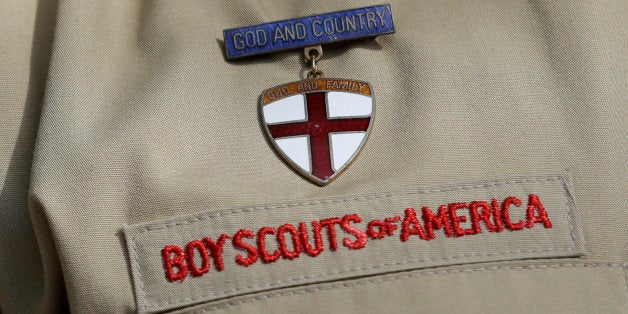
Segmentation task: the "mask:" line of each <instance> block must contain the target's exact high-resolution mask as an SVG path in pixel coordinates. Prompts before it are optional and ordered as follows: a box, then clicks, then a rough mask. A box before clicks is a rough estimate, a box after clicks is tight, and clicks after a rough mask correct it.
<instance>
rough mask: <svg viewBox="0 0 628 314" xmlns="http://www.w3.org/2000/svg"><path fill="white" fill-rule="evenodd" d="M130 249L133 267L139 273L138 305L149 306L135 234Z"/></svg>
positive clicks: (144, 307) (140, 307) (135, 272)
mask: <svg viewBox="0 0 628 314" xmlns="http://www.w3.org/2000/svg"><path fill="white" fill-rule="evenodd" d="M129 251H130V252H131V254H130V255H131V256H130V257H131V267H132V268H133V273H134V274H137V280H138V281H139V284H137V283H136V286H137V288H136V290H139V291H136V292H135V293H137V301H138V302H137V303H138V304H137V307H138V308H139V309H146V308H148V302H147V300H146V290H145V288H144V280H143V279H142V272H141V271H140V263H139V262H138V261H137V260H138V255H137V249H136V247H135V236H132V237H131V241H129Z"/></svg>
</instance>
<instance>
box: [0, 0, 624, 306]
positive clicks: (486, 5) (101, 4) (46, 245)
mask: <svg viewBox="0 0 628 314" xmlns="http://www.w3.org/2000/svg"><path fill="white" fill-rule="evenodd" d="M375 3H378V2H374V1H343V2H321V1H296V0H295V1H281V2H278V1H270V0H268V1H185V2H181V1H176V2H175V1H59V2H58V3H57V2H54V1H38V2H34V1H19V2H18V1H10V0H3V1H0V27H1V28H0V30H1V32H0V110H1V112H0V140H1V142H0V143H1V145H0V184H1V189H2V190H1V192H0V215H1V216H0V244H1V245H2V248H3V254H1V255H0V309H1V311H2V313H21V312H63V311H65V310H67V309H68V308H69V309H70V310H72V311H73V312H77V313H93V312H112V313H120V312H135V311H136V310H137V307H136V301H135V294H134V291H133V281H132V280H133V279H132V274H131V269H130V267H131V266H130V260H129V257H128V255H127V251H126V248H125V237H124V233H123V229H124V227H125V226H127V225H132V224H138V223H145V222H149V221H153V220H156V219H167V218H171V217H175V216H180V215H187V214H196V213H199V212H204V211H208V210H219V209H224V208H234V207H240V206H248V205H258V204H270V203H283V202H285V203H290V202H298V201H301V200H308V199H314V198H329V197H338V196H343V195H358V194H367V193H376V192H380V191H384V192H387V191H399V190H406V189H410V188H420V187H427V186H434V185H442V184H465V183H468V182H477V181H491V180H500V179H504V178H509V177H538V176H544V175H552V174H557V173H565V172H569V173H570V174H571V176H572V177H573V195H572V196H573V199H574V202H575V204H576V205H577V208H578V211H579V214H580V219H581V223H582V229H583V234H584V239H585V240H586V244H585V250H584V251H585V252H586V254H585V255H584V256H582V257H578V258H548V259H525V260H517V261H502V262H484V263H473V264H464V265H458V266H447V267H435V268H427V269H422V270H409V271H401V272H397V273H390V274H378V275H373V276H365V277H362V278H354V279H342V280H337V281H332V282H318V283H313V284H309V285H307V286H296V287H290V288H283V289H274V290H269V291H263V292H258V293H255V294H248V295H242V296H235V297H233V298H231V299H224V300H219V301H214V302H210V303H208V304H202V305H196V306H195V307H193V308H188V309H179V310H184V311H192V310H195V311H198V312H208V311H218V312H220V311H222V312H261V311H271V312H317V311H320V312H323V311H333V312H362V313H363V312H377V311H387V312H401V311H410V312H453V311H464V312H486V311H488V312H504V311H506V312H518V311H528V312H582V313H591V312H614V313H620V312H626V309H627V308H628V287H627V285H626V278H627V274H626V273H627V269H628V232H627V231H626V226H627V225H628V218H627V213H628V210H627V209H628V208H627V206H626V204H627V201H628V199H627V198H628V196H627V195H628V180H627V177H628V159H627V155H628V145H627V144H628V136H627V132H626V130H627V123H628V122H627V113H628V110H627V109H628V92H627V90H628V86H627V85H628V58H626V55H627V54H628V40H627V34H626V30H627V29H628V3H626V1H622V0H617V1H465V2H461V1H391V5H392V10H393V13H394V18H395V24H396V28H397V33H396V34H393V35H387V36H382V37H379V38H377V39H376V40H360V41H355V42H348V43H344V44H339V45H333V46H330V47H325V48H324V49H325V56H324V58H323V60H322V61H321V63H320V66H321V67H322V70H323V71H324V72H325V74H326V75H327V76H329V77H342V78H350V79H355V80H363V81H368V82H370V83H371V85H372V87H373V90H374V94H375V98H376V106H377V109H376V111H377V113H376V117H375V124H374V126H373V131H372V134H371V135H370V138H369V141H368V143H367V144H366V146H365V148H364V150H363V152H362V153H361V155H360V156H359V157H358V158H357V160H356V161H355V162H354V163H353V165H351V167H350V168H349V169H348V170H347V171H346V172H345V173H344V174H342V175H341V176H340V177H339V178H338V179H337V180H336V181H334V182H333V183H331V184H330V185H329V186H326V187H323V188H321V187H318V186H315V185H313V184H311V183H309V182H308V181H307V180H305V179H303V178H301V177H300V176H299V175H298V174H296V173H294V172H293V171H292V170H290V168H289V167H287V166H286V165H285V164H284V163H283V162H282V161H281V160H280V159H279V158H277V157H276V155H275V154H274V153H273V151H272V149H271V147H270V146H269V145H268V143H267V142H266V140H265V139H264V135H263V133H262V132H261V129H260V126H259V122H258V111H257V101H258V97H259V95H260V93H261V92H262V91H263V90H265V89H266V88H269V87H272V86H276V85H279V84H283V83H287V82H292V81H296V80H298V79H300V78H303V77H304V75H305V73H306V71H307V67H306V65H305V64H304V62H303V56H302V52H300V51H288V52H281V53H276V54H272V55H265V56H259V57H255V58H250V59H246V60H238V61H234V62H227V61H226V60H225V59H224V56H223V50H222V29H224V28H231V27H237V26H242V25H247V24H252V23H261V22H266V21H273V20H279V19H285V18H290V17H295V16H304V15H310V14H315V13H320V12H329V11H335V10H339V9H348V8H354V7H360V6H365V5H369V4H375ZM40 111H41V115H40ZM283 215H285V217H286V219H287V218H290V217H291V215H293V214H292V213H291V212H290V211H289V210H286V211H285V213H283ZM235 223H237V221H236V222H235Z"/></svg>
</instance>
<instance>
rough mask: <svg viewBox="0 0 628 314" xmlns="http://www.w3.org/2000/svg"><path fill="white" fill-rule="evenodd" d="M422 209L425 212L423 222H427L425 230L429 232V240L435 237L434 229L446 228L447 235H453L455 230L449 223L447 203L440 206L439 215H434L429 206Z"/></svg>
mask: <svg viewBox="0 0 628 314" xmlns="http://www.w3.org/2000/svg"><path fill="white" fill-rule="evenodd" d="M421 211H422V212H423V215H422V218H423V223H424V224H425V232H426V233H427V235H426V236H427V239H428V240H431V239H434V237H435V235H434V229H440V228H444V229H445V230H444V231H445V235H446V236H447V237H451V236H452V235H453V231H452V230H451V226H450V225H449V218H448V217H447V216H448V215H447V207H446V206H445V205H441V206H440V207H439V208H438V215H434V213H433V212H432V210H431V209H430V208H429V207H428V206H424V207H423V208H421Z"/></svg>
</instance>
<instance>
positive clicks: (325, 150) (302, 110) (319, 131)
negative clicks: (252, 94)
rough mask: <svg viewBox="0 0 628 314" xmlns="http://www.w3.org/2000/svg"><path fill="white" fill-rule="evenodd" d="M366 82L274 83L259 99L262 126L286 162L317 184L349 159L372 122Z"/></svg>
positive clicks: (326, 180) (336, 172) (372, 107)
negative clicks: (276, 84)
mask: <svg viewBox="0 0 628 314" xmlns="http://www.w3.org/2000/svg"><path fill="white" fill-rule="evenodd" d="M374 111H375V105H374V102H373V93H372V89H371V86H370V85H369V84H368V83H367V82H361V81H354V80H347V79H331V78H328V79H323V78H318V79H311V80H303V81H298V82H293V83H288V84H284V85H280V86H277V87H273V88H269V89H267V90H265V91H264V93H263V94H262V97H261V98H260V115H261V119H262V125H263V127H264V130H265V131H266V135H267V136H268V138H269V140H270V142H271V144H272V145H273V148H274V149H275V150H276V151H277V153H278V154H279V156H281V157H282V158H283V159H284V161H285V162H286V163H288V164H289V165H290V166H292V167H293V168H294V169H295V170H296V171H297V172H299V173H300V174H302V175H303V176H305V177H306V178H308V179H309V180H311V181H312V182H314V183H316V184H318V185H326V184H327V183H329V182H331V181H332V180H333V179H335V178H336V177H337V176H338V175H339V174H340V173H342V172H343V171H344V169H345V168H346V167H347V166H348V165H349V164H351V162H352V161H353V160H354V159H355V158H356V156H357V155H358V153H359V152H360V150H361V149H362V147H363V145H364V142H365V141H366V139H367V138H368V134H369V132H370V130H371V126H372V125H373V114H374Z"/></svg>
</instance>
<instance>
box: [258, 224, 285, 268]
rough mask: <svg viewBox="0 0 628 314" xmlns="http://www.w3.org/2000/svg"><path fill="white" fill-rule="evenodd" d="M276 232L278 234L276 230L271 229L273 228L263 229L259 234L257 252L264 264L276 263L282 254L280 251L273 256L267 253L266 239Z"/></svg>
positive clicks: (276, 251)
mask: <svg viewBox="0 0 628 314" xmlns="http://www.w3.org/2000/svg"><path fill="white" fill-rule="evenodd" d="M275 232H276V230H275V228H271V227H262V228H260V229H259V231H258V232H257V251H258V252H259V255H260V257H261V259H262V262H263V263H272V262H274V261H276V260H277V259H278V258H279V256H280V255H281V252H279V250H275V252H273V254H270V253H268V251H266V238H265V237H266V235H267V234H275Z"/></svg>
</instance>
